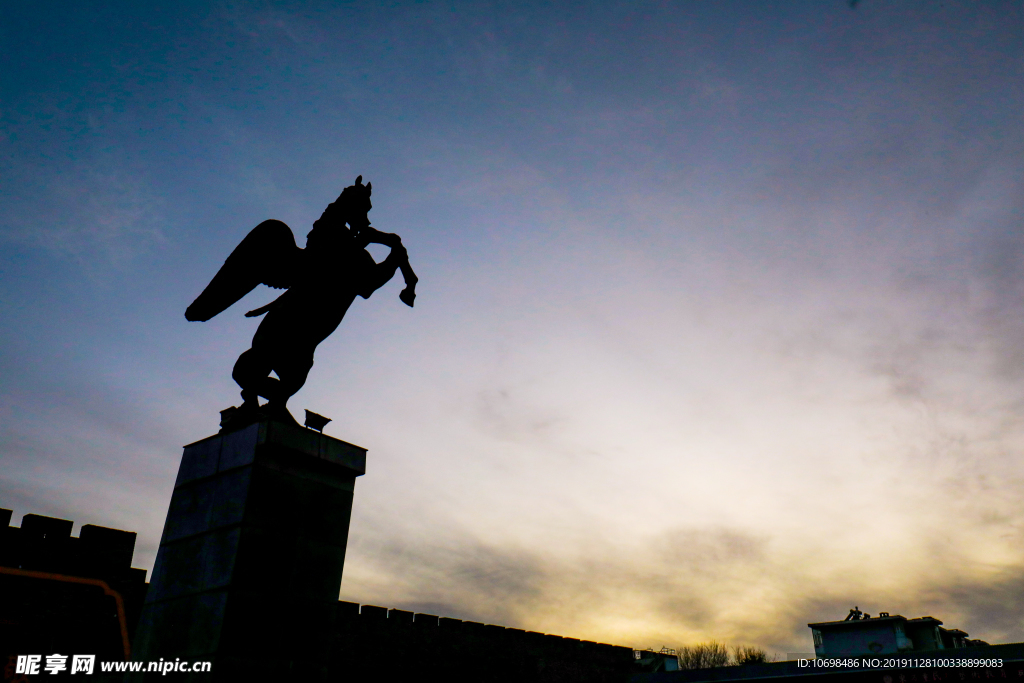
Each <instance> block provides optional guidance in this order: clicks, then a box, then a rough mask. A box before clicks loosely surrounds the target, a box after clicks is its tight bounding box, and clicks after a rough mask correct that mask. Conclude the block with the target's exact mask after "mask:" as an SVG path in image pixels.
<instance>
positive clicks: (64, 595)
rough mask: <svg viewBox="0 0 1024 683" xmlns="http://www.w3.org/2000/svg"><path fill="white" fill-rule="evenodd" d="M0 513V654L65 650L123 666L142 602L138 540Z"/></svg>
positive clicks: (132, 535) (114, 532) (61, 521)
mask: <svg viewBox="0 0 1024 683" xmlns="http://www.w3.org/2000/svg"><path fill="white" fill-rule="evenodd" d="M11 515H12V511H11V510H7V509H0V595H3V596H4V599H3V600H0V655H3V656H4V661H6V659H7V656H9V655H13V654H42V653H44V652H45V653H53V652H61V653H66V652H70V653H72V654H74V653H78V654H96V655H97V656H99V658H101V659H106V660H125V659H127V658H128V655H129V649H130V642H131V639H132V638H133V637H134V634H135V628H136V626H137V624H138V620H139V613H140V611H141V608H142V603H143V600H144V599H145V596H146V589H147V585H148V584H146V570H145V569H137V568H134V567H132V566H131V563H132V556H133V554H134V552H135V538H136V534H135V532H132V531H121V530H119V529H108V528H106V527H101V526H95V525H93V524H86V525H84V526H83V527H82V530H81V532H80V533H79V535H78V536H77V537H75V536H72V535H71V531H72V528H73V527H74V522H72V521H71V520H68V519H58V518H55V517H44V516H42V515H33V514H28V515H25V516H24V517H22V520H21V526H20V527H15V526H10V522H11Z"/></svg>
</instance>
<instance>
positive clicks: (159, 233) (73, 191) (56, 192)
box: [0, 163, 166, 270]
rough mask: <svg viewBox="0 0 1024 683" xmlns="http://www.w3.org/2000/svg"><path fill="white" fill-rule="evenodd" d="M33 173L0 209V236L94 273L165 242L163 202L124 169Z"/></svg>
mask: <svg viewBox="0 0 1024 683" xmlns="http://www.w3.org/2000/svg"><path fill="white" fill-rule="evenodd" d="M36 171H37V172H39V173H42V174H44V179H43V180H41V181H37V182H36V183H35V184H34V186H33V189H34V190H35V191H34V192H33V193H32V194H30V195H28V196H22V197H19V198H18V200H16V202H14V203H13V204H12V205H9V206H8V207H7V208H6V210H5V213H4V215H3V216H2V217H0V238H3V239H6V240H8V241H11V242H15V243H18V244H22V245H25V246H31V247H36V248H41V249H45V250H47V251H50V252H53V253H56V254H60V255H62V256H65V257H68V258H72V259H74V260H76V261H79V262H80V263H83V264H85V265H90V264H92V265H94V266H95V267H96V268H97V269H98V270H104V269H105V268H106V267H108V266H110V265H115V264H118V263H123V262H125V261H129V260H131V259H133V258H134V257H135V256H137V255H138V254H140V253H142V252H145V251H148V250H150V249H152V248H153V247H155V246H157V245H160V244H163V243H165V242H166V237H165V235H164V231H163V227H162V226H163V222H164V206H163V201H162V200H161V199H160V198H159V197H158V196H157V195H156V194H155V193H154V192H153V191H152V189H151V188H150V187H149V186H148V184H147V183H146V182H145V181H144V180H143V179H141V178H139V177H137V176H133V175H131V174H130V172H129V171H128V170H127V169H124V168H120V167H118V166H116V165H113V164H109V165H108V164H106V163H103V164H99V165H89V164H83V165H78V166H72V167H70V168H67V169H66V170H64V171H63V172H59V173H52V172H51V171H50V170H49V169H36ZM96 261H98V262H97V263H93V262H96Z"/></svg>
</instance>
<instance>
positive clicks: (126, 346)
mask: <svg viewBox="0 0 1024 683" xmlns="http://www.w3.org/2000/svg"><path fill="white" fill-rule="evenodd" d="M1022 19H1024V12H1022V8H1021V5H1020V3H1016V2H989V3H968V2H932V1H924V0H922V1H920V2H901V3H892V2H881V1H878V0H875V1H872V0H862V2H860V3H859V4H858V5H857V8H856V9H855V10H851V9H850V8H849V6H848V4H847V3H845V2H841V1H838V0H837V1H836V2H820V1H818V2H759V3H754V2H714V3H698V2H634V3H575V4H574V3H557V4H554V5H552V4H548V3H524V2H517V3H483V2H479V3H432V2H424V3H403V2H396V3H391V4H389V5H386V6H384V5H381V4H374V3H315V2H308V3H258V2H248V3H247V2H240V3H219V2H204V3H146V4H145V5H144V6H140V5H138V4H137V3H136V4H132V3H111V2H106V3H88V2H83V3H74V4H69V3H31V4H16V3H4V4H3V5H0V46H2V47H0V49H2V51H3V53H2V59H3V62H4V64H6V65H14V68H5V69H3V70H0V206H2V209H3V210H2V211H0V244H2V247H3V248H2V250H0V293H2V296H0V307H2V314H3V318H4V321H5V324H4V325H3V327H2V328H0V349H2V351H0V377H2V378H3V381H2V383H0V390H2V394H0V416H2V420H0V425H2V426H0V506H3V507H10V508H14V510H15V519H18V518H20V516H21V515H22V514H25V513H29V512H34V513H38V514H48V515H54V516H60V517H64V518H68V519H74V520H76V522H78V523H95V524H104V525H108V526H114V527H118V528H125V529H132V530H136V531H138V532H139V544H138V546H137V550H136V558H135V562H136V565H137V566H143V567H146V568H151V566H152V561H153V557H154V555H155V549H156V545H157V542H158V539H159V534H160V530H161V526H162V522H163V516H164V514H165V512H166V505H167V501H168V499H169V497H170V491H171V486H172V484H173V480H174V475H175V472H176V468H177V464H178V459H179V457H180V447H181V446H182V445H183V444H185V443H189V442H191V441H195V440H197V439H199V438H203V437H205V436H207V435H209V434H211V433H213V432H214V431H215V430H216V426H217V418H218V416H217V411H218V410H221V409H223V408H225V407H227V406H229V405H233V404H236V403H237V402H238V395H237V387H236V386H235V385H234V383H233V382H232V381H231V378H230V368H231V365H232V363H233V362H234V359H235V358H236V357H237V355H238V354H239V353H240V352H241V351H243V350H245V349H246V348H248V344H249V340H250V339H251V336H252V333H253V331H254V330H255V325H256V323H255V322H254V321H253V320H250V319H246V318H244V317H243V316H242V313H243V312H244V311H246V310H249V309H250V308H255V307H256V306H259V305H262V304H263V303H265V302H267V301H269V300H270V299H271V298H272V297H273V294H272V292H271V291H270V290H266V289H260V290H257V291H255V292H254V293H252V294H250V295H249V297H248V298H247V299H246V300H245V301H244V302H242V303H240V304H238V305H237V306H236V307H234V308H232V309H229V310H228V311H227V312H225V313H223V314H221V315H220V316H219V317H217V318H215V319H214V320H212V321H210V322H207V323H188V322H186V321H185V319H184V317H183V312H184V309H185V307H186V306H187V305H188V304H189V303H190V302H191V301H192V299H193V298H194V297H195V296H196V295H197V294H198V293H199V292H200V291H202V288H203V287H204V286H205V285H206V283H207V282H208V281H209V279H210V278H211V277H212V275H213V274H214V273H215V272H216V270H217V268H218V266H219V265H220V263H221V262H222V260H223V259H224V258H225V257H226V256H227V254H228V253H230V251H231V249H232V248H233V247H234V246H235V245H236V244H237V243H238V242H239V241H240V240H241V238H242V237H244V235H245V234H246V233H247V232H248V230H250V229H251V228H252V227H253V226H255V225H256V224H257V223H259V222H261V221H262V220H265V219H267V218H277V219H280V220H283V221H285V222H286V223H288V224H289V225H290V226H291V227H292V229H293V231H294V232H295V233H296V236H297V237H298V240H299V243H300V244H301V243H302V241H303V238H304V236H305V234H306V232H308V230H309V229H310V226H311V224H312V222H313V221H314V220H315V219H316V218H317V217H319V215H320V213H321V211H322V210H323V208H324V207H325V206H326V205H327V204H328V203H329V202H330V201H332V200H333V199H334V198H335V197H336V196H337V194H338V193H339V192H340V190H341V189H342V188H343V187H345V186H346V185H350V184H351V183H352V181H353V180H354V179H355V177H356V176H357V175H360V174H361V175H363V177H364V179H366V180H369V181H372V182H373V186H374V195H373V202H374V209H373V211H372V213H371V218H372V220H373V222H374V225H375V226H376V227H378V228H380V229H382V230H385V231H388V232H397V233H398V234H400V235H401V236H402V238H403V241H404V243H405V244H406V245H407V247H408V249H409V252H410V258H411V260H412V263H413V267H414V268H415V269H416V271H417V274H418V275H419V276H420V278H421V283H420V285H419V288H418V291H419V298H418V299H417V303H416V307H415V308H414V309H411V310H410V309H408V308H406V307H405V306H404V305H402V304H401V303H400V302H399V301H398V298H397V295H398V292H399V291H400V288H401V285H400V283H399V282H397V281H396V282H393V283H391V284H389V285H388V286H386V287H385V288H383V289H382V290H380V291H378V292H377V293H376V294H375V295H374V296H373V297H372V298H371V299H369V300H367V301H362V300H360V301H358V302H357V303H356V305H354V306H353V308H352V310H351V311H350V312H349V314H348V316H347V317H346V319H345V321H344V322H343V323H342V325H341V327H340V328H339V329H338V331H337V332H336V333H335V334H334V336H332V337H331V338H330V339H329V340H327V341H326V342H324V343H323V344H321V346H320V348H319V349H318V351H317V356H316V365H315V367H314V368H313V371H312V373H311V374H310V379H309V381H308V383H307V385H306V387H305V388H304V389H303V390H302V391H301V392H300V393H299V394H297V395H296V396H295V397H294V398H293V399H292V401H291V403H290V406H291V408H292V411H293V412H294V413H297V414H301V410H302V408H309V409H311V410H314V411H316V412H319V413H322V414H325V415H327V416H329V417H332V418H334V422H332V423H331V424H330V425H329V426H328V428H327V430H326V431H327V433H328V434H331V435H333V436H337V437H338V438H342V439H345V440H347V441H351V442H354V443H357V444H360V445H362V446H364V447H366V448H368V449H369V465H368V471H367V474H366V476H365V477H363V478H362V479H360V480H359V482H358V484H357V492H356V504H355V510H354V516H353V522H352V531H351V542H350V553H349V556H348V560H347V566H346V569H345V579H344V582H343V587H342V595H341V597H342V598H344V599H349V600H356V601H359V602H363V603H374V604H382V605H387V606H395V607H403V608H407V609H416V610H420V611H430V612H434V613H439V614H443V615H446V616H455V617H461V618H467V619H477V620H482V621H487V622H491V623H500V624H504V625H509V626H518V627H522V628H528V629H530V630H541V631H546V632H552V633H558V634H561V635H568V636H574V637H581V638H586V639H593V640H601V641H604V642H615V643H620V644H624V645H633V646H637V647H647V646H655V647H658V646H660V645H668V646H676V645H679V644H685V643H692V642H696V641H698V640H704V639H708V638H717V639H719V640H722V641H725V642H728V643H731V644H756V645H760V646H762V647H765V648H768V649H771V650H775V651H779V652H802V651H808V650H810V637H809V633H808V629H807V627H806V624H807V623H808V622H811V621H819V620H826V619H832V618H842V616H844V615H845V613H846V610H847V609H848V608H849V607H852V606H853V605H854V604H858V605H860V607H861V608H862V609H866V610H867V611H869V612H872V613H877V612H878V611H879V610H886V611H890V612H892V613H902V614H904V615H906V616H919V615H922V614H931V615H933V616H935V617H938V618H940V619H943V620H944V621H945V622H946V624H947V625H949V626H953V627H958V628H963V629H965V630H967V631H968V632H970V633H971V635H972V636H975V637H982V638H986V639H989V640H992V641H1002V642H1006V641H1020V640H1024V622H1022V620H1021V618H1020V616H1019V615H1020V613H1021V607H1022V603H1024V595H1022V589H1024V553H1022V552H1021V550H1020V548H1021V547H1024V546H1022V545H1021V542H1020V541H1021V535H1022V528H1021V523H1020V519H1021V513H1022V512H1024V510H1022V503H1021V502H1020V501H1021V500H1022V497H1021V495H1020V494H1021V492H1022V488H1024V486H1022V482H1024V466H1022V464H1021V459H1020V453H1021V449H1022V447H1024V421H1022V418H1021V415H1022V412H1021V408H1022V406H1024V391H1022V388H1021V380H1022V374H1024V373H1022V360H1024V357H1022V353H1021V351H1020V349H1021V341H1022V338H1024V327H1022V323H1021V322H1020V321H1021V320H1022V319H1024V318H1022V315H1021V314H1022V313H1024V306H1022V303H1021V301H1022V295H1024V268H1022V255H1024V240H1022V235H1021V209H1022V205H1024V201H1022V178H1024V173H1022V171H1024V168H1022V166H1024V163H1022V161H1021V160H1022V159H1024V155H1022V152H1024V135H1022V132H1021V131H1022V130H1024V128H1022V125H1021V124H1022V118H1024V115H1022V111H1024V106H1022V105H1024V102H1022V99H1024V98H1022V89H1021V83H1024V78H1022V76H1024V74H1022V70H1024V38H1022V36H1021V32H1020V26H1021V21H1022ZM384 253H385V252H384V250H381V251H379V252H376V253H375V255H376V256H377V257H378V258H379V257H381V256H383V254H384ZM250 304H251V305H250Z"/></svg>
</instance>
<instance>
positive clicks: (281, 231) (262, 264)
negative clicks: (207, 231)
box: [185, 220, 302, 321]
mask: <svg viewBox="0 0 1024 683" xmlns="http://www.w3.org/2000/svg"><path fill="white" fill-rule="evenodd" d="M301 255H302V249H299V248H298V247H297V246H296V245H295V236H294V235H293V234H292V230H291V228H289V227H288V226H287V225H285V224H284V223H282V222H281V221H275V220H270V221H263V222H262V223H260V224H259V225H257V226H256V227H255V228H253V229H252V231H251V232H250V233H249V234H248V235H246V236H245V239H244V240H242V242H241V244H239V245H238V246H237V247H235V250H234V251H233V252H231V255H230V256H228V258H227V260H226V261H225V262H224V265H223V266H221V268H220V270H219V271H217V274H216V275H214V276H213V280H211V281H210V284H208V285H207V286H206V289H204V290H203V293H202V294H200V295H199V296H198V297H196V300H195V301H193V302H192V305H191V306H189V307H188V308H187V309H185V318H186V319H187V320H202V321H205V320H209V319H210V318H212V317H213V316H215V315H217V314H218V313H220V312H221V311H223V310H224V309H226V308H228V307H229V306H231V305H232V304H233V303H235V302H236V301H238V300H239V299H241V298H242V297H243V296H245V295H246V294H248V293H249V292H251V291H252V290H253V289H254V288H255V287H256V285H258V284H264V285H268V286H270V287H275V288H277V289H287V288H288V287H291V286H292V285H294V284H295V281H296V279H297V277H298V274H299V270H300V268H299V260H300V258H301Z"/></svg>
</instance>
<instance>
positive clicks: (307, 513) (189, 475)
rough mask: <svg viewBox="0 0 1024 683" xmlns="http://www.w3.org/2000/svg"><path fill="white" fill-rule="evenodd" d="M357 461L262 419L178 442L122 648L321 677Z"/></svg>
mask: <svg viewBox="0 0 1024 683" xmlns="http://www.w3.org/2000/svg"><path fill="white" fill-rule="evenodd" d="M365 470H366V450H365V449H363V448H359V447H358V446H353V445H352V444H349V443H345V442H344V441H340V440H338V439H333V438H331V437H329V436H324V435H322V434H320V433H318V432H315V431H312V430H310V429H305V428H302V427H297V426H293V425H286V424H283V423H279V422H273V421H269V420H264V421H262V422H259V423H256V424H253V425H250V426H249V427H246V428H245V429H242V430H239V431H236V432H233V433H229V434H223V435H217V436H211V437H210V438H208V439H203V440H202V441H197V442H196V443H194V444H191V445H188V446H186V447H185V453H184V455H183V456H182V459H181V466H180V468H179V470H178V479H177V481H176V482H175V484H174V494H173V495H172V497H171V505H170V509H169V510H168V512H167V521H166V522H165V524H164V532H163V536H162V537H161V539H160V550H159V552H158V553H157V557H156V563H155V565H154V567H153V574H152V580H151V582H150V586H149V592H148V594H147V596H146V602H145V605H144V607H143V611H142V617H141V620H140V622H139V629H138V634H137V636H136V638H135V646H134V648H133V652H132V659H133V660H135V661H144V662H150V661H158V660H160V659H161V658H162V659H164V660H165V661H174V660H175V659H177V658H180V659H181V660H182V661H185V660H189V661H196V660H209V661H211V662H212V663H213V666H212V672H211V673H212V676H211V675H210V674H194V675H193V676H192V677H191V678H193V679H195V680H202V681H207V682H208V681H211V680H232V681H241V680H294V681H299V680H302V681H316V680H324V679H325V678H326V675H327V664H328V659H327V657H328V651H329V647H330V638H331V634H332V632H333V627H334V614H335V610H336V605H337V602H338V592H339V590H340V588H341V573H342V568H343V566H344V564H345V545H346V543H347V541H348V527H349V518H350V515H351V511H352V494H353V490H354V486H355V478H356V477H358V476H360V475H361V474H363V473H364V472H365ZM178 676H180V674H178ZM151 677H152V678H156V677H159V674H157V675H156V676H154V675H153V674H149V676H147V677H145V678H146V680H149V678H151Z"/></svg>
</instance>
